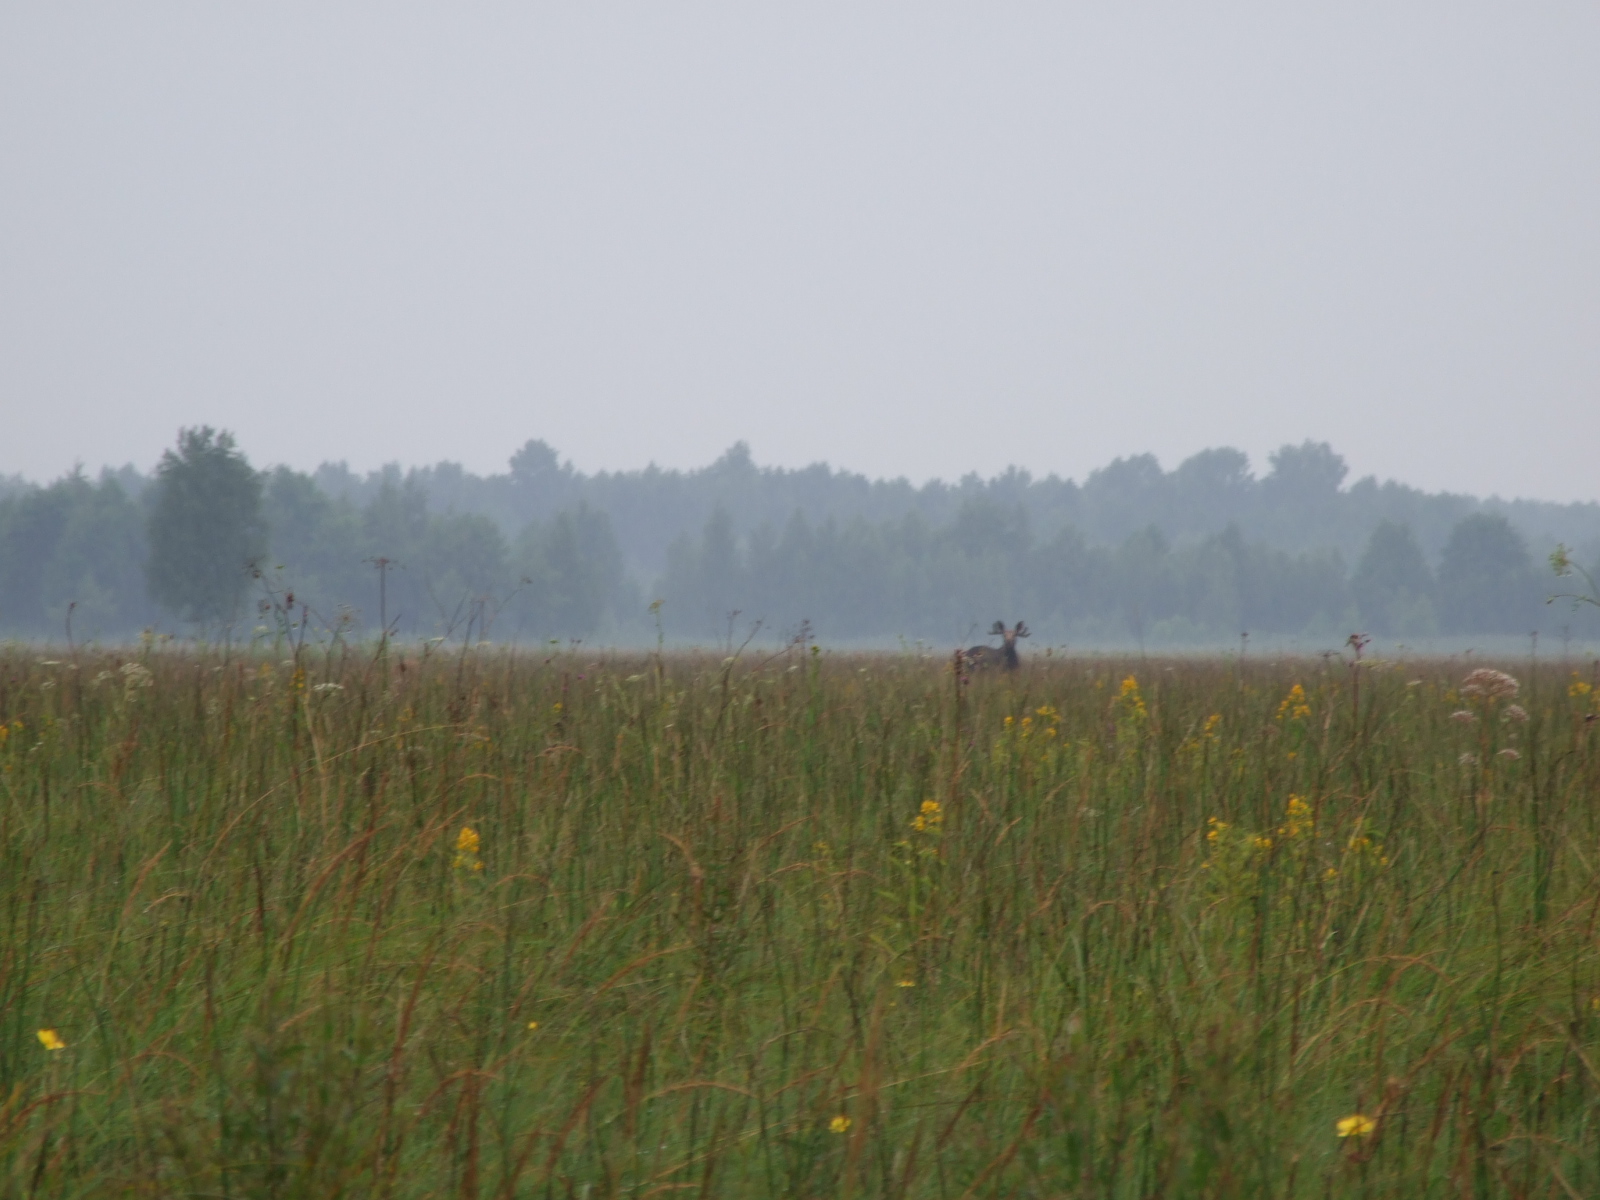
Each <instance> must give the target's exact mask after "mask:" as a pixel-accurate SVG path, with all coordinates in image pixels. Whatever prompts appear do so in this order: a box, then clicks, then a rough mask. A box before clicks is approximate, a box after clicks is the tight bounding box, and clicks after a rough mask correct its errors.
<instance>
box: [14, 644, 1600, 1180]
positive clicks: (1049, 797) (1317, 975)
mask: <svg viewBox="0 0 1600 1200" xmlns="http://www.w3.org/2000/svg"><path fill="white" fill-rule="evenodd" d="M1489 666H1493V667H1496V668H1498V671H1493V670H1488V669H1487V668H1488V667H1489ZM1474 671H1476V672H1477V673H1476V674H1473V672H1474ZM1513 677H1514V678H1513ZM1595 684H1596V680H1595V678H1594V674H1593V668H1592V667H1591V665H1590V664H1587V663H1563V662H1560V661H1555V660H1550V659H1541V660H1530V659H1523V660H1522V661H1518V662H1498V663H1494V664H1485V663H1481V662H1477V661H1474V660H1472V659H1468V658H1463V659H1458V660H1453V661H1438V660H1434V661H1410V662H1380V661H1371V660H1369V661H1367V662H1364V663H1362V664H1360V665H1355V664H1353V663H1352V662H1351V661H1349V659H1348V657H1347V658H1346V659H1345V660H1344V661H1341V660H1340V659H1339V658H1337V657H1334V658H1328V659H1322V658H1312V659H1300V660H1287V659H1285V660H1279V661H1268V660H1262V661H1252V660H1251V659H1249V658H1246V659H1244V660H1243V661H1240V660H1238V659H1237V658H1236V659H1231V660H1222V659H1214V660H1203V661H1197V660H1192V659H1191V660H1182V661H1179V660H1161V659H1155V658H1150V659H1143V658H1130V659H1125V660H1117V659H1109V658H1100V659H1088V658H1083V659H1072V658H1060V657H1054V656H1046V655H1044V654H1038V653H1036V654H1034V655H1032V656H1030V657H1028V658H1027V659H1026V661H1025V665H1024V667H1023V669H1022V670H1020V671H1018V672H1015V673H1012V674H1005V673H1001V672H988V673H979V674H974V675H971V676H969V677H967V678H962V677H961V676H960V675H959V674H958V673H957V672H955V671H954V670H953V669H952V665H951V662H950V660H949V659H945V658H937V659H934V658H922V657H916V656H912V655H904V656H895V655H875V656H853V655H840V654H834V653H828V652H823V651H818V650H817V649H816V648H815V647H811V648H807V647H804V646H796V647H791V648H790V649H789V650H788V651H786V652H783V653H780V654H778V655H776V656H775V657H767V656H766V655H759V656H758V655H753V654H751V653H749V652H746V653H745V654H744V655H743V656H740V657H738V658H737V660H736V661H728V660H725V659H724V658H723V657H722V656H720V655H707V656H704V657H693V656H685V655H677V656H674V655H670V654H668V655H665V656H658V655H648V654H639V655H631V656H610V657H608V656H603V655H596V654H593V653H591V652H587V651H584V650H583V649H582V648H578V649H576V650H573V651H570V652H562V653H559V654H554V655H552V656H549V657H546V656H543V655H538V654H531V653H528V652H526V651H523V652H516V651H511V650H506V649H497V648H489V647H479V648H472V649H462V648H460V647H459V646H458V647H456V648H455V649H453V650H449V649H444V648H433V649H429V648H419V647H417V646H414V645H412V646H404V647H402V646H397V645H392V646H389V647H387V648H384V649H381V650H380V649H378V648H375V647H372V646H366V647H354V646H351V647H342V648H340V649H338V650H336V651H334V652H331V653H330V652H326V651H319V652H316V653H312V652H311V651H310V650H309V649H304V650H300V651H294V650H290V649H288V648H282V649H280V650H279V651H277V652H274V653H270V654H269V653H259V654H253V655H252V654H249V653H239V652H237V651H235V652H233V653H225V652H224V651H222V650H216V651H200V650H188V651H179V650H175V649H172V648H170V647H169V648H162V647H160V646H150V645H147V646H144V647H134V648H130V649H125V650H122V651H120V652H118V651H109V650H93V651H85V650H78V651H76V652H67V651H56V652H41V651H39V650H38V649H37V648H29V647H16V648H13V649H11V650H8V651H0V718H3V720H4V722H5V725H4V737H3V741H0V855H3V858H0V922H3V933H0V1181H3V1182H0V1193H3V1195H5V1196H31V1195H37V1196H49V1197H91V1196H92V1197H106V1196H151V1197H156V1196H159V1197H284V1198H289V1197H332V1196H350V1197H397V1198H398V1197H425V1196H426V1197H485V1198H488V1197H522V1196H527V1197H546V1196H548V1197H568V1196H577V1197H610V1196H626V1197H640V1198H642V1197H647V1196H662V1197H666V1196H674V1195H686V1196H728V1197H762V1196H794V1197H836V1196H860V1197H878V1196H882V1197H939V1198H940V1200H959V1198H962V1197H976V1196H1005V1197H1011V1196H1025V1197H1026V1196H1039V1197H1046V1196H1048V1197H1057V1196H1063V1197H1064V1196H1085V1197H1087V1196H1095V1197H1100V1196H1104V1197H1167V1196H1173V1197H1177V1196H1216V1197H1231V1196H1284V1197H1289V1196H1308V1197H1309V1196H1318V1197H1322V1196H1397V1197H1398V1196H1405V1197H1430V1196H1439V1197H1444V1196H1450V1197H1455V1196H1472V1197H1484V1196H1516V1197H1522V1196H1528V1197H1534V1196H1538V1197H1543V1196H1554V1197H1559V1196H1569V1197H1588V1196H1594V1195H1597V1194H1600V1104H1597V1100H1600V953H1597V942H1596V936H1597V920H1600V886H1597V885H1600V748H1597V746H1596V738H1597V737H1600V722H1595V721H1594V720H1593V715H1594V713H1595V712H1596V708H1597V706H1596V701H1597V699H1600V692H1597V691H1596V690H1595V686H1594V685H1595Z"/></svg>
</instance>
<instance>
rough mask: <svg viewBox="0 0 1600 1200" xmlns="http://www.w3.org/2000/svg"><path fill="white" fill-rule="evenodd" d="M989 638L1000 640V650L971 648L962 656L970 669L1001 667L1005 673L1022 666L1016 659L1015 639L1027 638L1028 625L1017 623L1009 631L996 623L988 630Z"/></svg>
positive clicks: (1003, 623) (1001, 624)
mask: <svg viewBox="0 0 1600 1200" xmlns="http://www.w3.org/2000/svg"><path fill="white" fill-rule="evenodd" d="M989 636H990V637H997V638H999V639H1000V642H1001V644H1000V648H999V649H996V648H995V647H993V646H973V647H972V648H971V649H970V650H967V651H966V652H965V654H964V655H963V658H964V659H965V660H966V663H967V665H968V666H970V667H975V668H976V667H1001V668H1004V669H1005V670H1007V671H1015V670H1016V669H1017V668H1018V667H1020V666H1021V665H1022V660H1021V659H1020V658H1018V657H1017V639H1018V638H1025V637H1027V636H1028V623H1027V622H1026V621H1018V622H1017V623H1016V624H1015V625H1013V626H1012V627H1011V628H1010V629H1007V628H1006V623H1005V622H1004V621H996V622H995V623H994V625H993V626H992V627H991V628H990V630H989Z"/></svg>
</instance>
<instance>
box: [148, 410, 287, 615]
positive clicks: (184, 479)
mask: <svg viewBox="0 0 1600 1200" xmlns="http://www.w3.org/2000/svg"><path fill="white" fill-rule="evenodd" d="M261 491H262V483H261V476H260V475H259V474H258V473H257V472H256V471H255V470H254V469H253V468H252V467H251V466H250V464H249V462H248V461H246V459H245V457H244V455H243V454H241V453H239V451H238V449H237V448H236V447H235V446H234V441H233V435H232V434H230V433H227V432H226V431H224V432H222V433H218V432H217V431H216V430H214V429H212V428H211V427H210V426H209V425H202V426H200V427H199V428H197V429H180V430H179V431H178V445H177V448H176V449H175V450H168V451H166V453H164V454H163V455H162V456H161V462H160V464H159V465H158V466H157V467H156V480H155V498H154V503H153V504H152V506H151V510H150V560H149V563H148V565H147V567H146V572H147V577H148V581H149V586H150V595H151V598H152V599H154V600H155V601H156V603H158V604H160V605H161V606H162V607H163V608H165V609H167V610H168V611H170V612H171V613H173V614H174V615H175V616H177V617H179V618H181V619H183V620H186V621H194V622H196V623H198V624H201V625H226V624H227V623H228V622H230V621H232V620H233V619H234V618H235V617H236V616H237V615H238V608H239V601H240V600H241V599H242V598H243V596H244V592H245V589H246V587H248V586H249V582H250V572H251V570H252V569H253V568H254V567H255V566H256V565H257V563H258V562H259V561H260V559H261V557H262V555H263V554H265V553H266V542H267V537H266V527H265V524H264V523H263V521H262V518H261Z"/></svg>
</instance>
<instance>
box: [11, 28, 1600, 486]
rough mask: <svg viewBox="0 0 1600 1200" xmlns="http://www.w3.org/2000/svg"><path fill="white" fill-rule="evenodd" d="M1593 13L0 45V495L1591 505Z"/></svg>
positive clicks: (204, 37)
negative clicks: (522, 474)
mask: <svg viewBox="0 0 1600 1200" xmlns="http://www.w3.org/2000/svg"><path fill="white" fill-rule="evenodd" d="M1597 401H1600V6H1597V5H1595V4H1593V3H1592V2H1586V3H1573V4H1555V3H1551V4H1515V3H1506V4H1494V5H1489V4H1482V3H1476V2H1470V3H1464V2H1462V0H1453V2H1451V3H1439V4H1421V3H1418V4H1403V3H1402V4H1396V3H1393V0H1387V2H1385V3H1380V4H1340V5H1285V4H1281V3H1277V4H1263V5H1260V6H1229V5H1222V4H1209V5H1193V4H1186V5H1178V4H1172V5H1143V4H1136V3H1130V2H1126V0H1119V2H1117V3H1114V4H1112V3H1107V4H1098V5H1088V4H1069V3H1052V4H1040V5H1014V4H1003V3H981V4H980V3H967V4H962V5H946V4H934V3H928V2H925V0H923V2H919V3H916V4H880V3H871V2H867V3H861V2H857V3H851V4H848V5H843V4H842V5H828V4H822V3H816V2H808V3H805V4H792V5H770V4H750V3H742V4H737V5H727V6H714V5H707V4H670V5H668V4H661V3H651V4H620V3H607V4H573V3H563V4H551V5H530V4H518V5H504V6H487V5H474V6H468V5H462V4H450V5H445V4H438V5H429V6H412V5H402V4H399V3H394V2H392V0H391V2H386V3H383V4H374V5H371V6H366V7H364V6H355V5H342V4H332V3H325V2H324V3H317V4H314V5H305V6H293V5H290V4H285V3H275V4H271V5H245V4H201V3H191V4H183V5H172V4H161V3H154V2H150V0H144V2H141V3H139V4H136V5H134V4H126V3H118V4H104V5H92V4H22V3H17V4H8V5H5V6H3V7H0V472H14V471H19V472H22V473H24V474H25V475H28V476H29V477H32V478H35V479H45V478H50V477H53V476H55V475H57V474H59V473H60V472H62V471H64V470H66V469H68V468H70V467H71V465H72V464H73V463H74V462H82V463H84V464H85V465H86V466H87V467H89V468H90V469H94V468H97V467H99V466H100V465H102V464H105V463H122V462H127V461H132V462H134V463H135V464H137V465H139V466H141V467H146V468H147V467H149V466H150V465H151V464H153V463H154V461H155V460H156V458H157V457H158V456H159V454H160V452H161V450H162V449H163V447H165V446H167V445H170V444H171V443H172V441H173V439H174V437H175V434H176V431H177V429H178V428H179V427H180V426H184V425H193V424H201V423H207V424H212V425H217V426H222V427H226V428H229V429H232V430H234V431H235V432H236V433H237V435H238V438H239V441H240V444H241V446H242V447H243V448H244V449H245V451H246V452H247V453H248V454H249V455H250V457H251V459H252V460H253V461H255V462H256V463H258V464H262V465H265V464H268V463H276V462H286V463H289V464H292V465H296V466H301V467H310V466H313V465H315V464H316V463H317V462H320V461H322V460H324V459H347V460H348V461H349V462H350V464H351V465H352V466H354V467H358V468H369V467H372V466H376V465H378V464H379V463H382V462H385V461H388V460H399V461H400V462H403V463H407V464H416V463H424V462H433V461H437V460H439V459H452V460H456V461H459V462H462V463H464V464H465V465H466V466H468V467H469V468H471V469H473V470H477V471H490V470H503V469H504V465H505V461H506V459H507V457H508V456H509V455H510V454H511V452H512V451H513V450H514V449H515V448H516V447H517V446H519V445H520V444H521V443H522V442H523V441H525V440H526V439H528V438H530V437H540V438H544V439H545V440H547V441H548V442H550V443H551V444H552V445H553V446H555V447H556V448H557V449H558V450H560V451H561V452H562V453H563V454H564V455H566V456H569V457H570V458H571V459H572V460H573V461H574V462H575V463H576V464H577V465H578V466H579V467H581V468H583V469H586V470H594V469H599V468H627V467H637V466H642V465H644V464H646V463H648V462H651V461H654V462H656V463H658V464H661V465H663V466H698V465H703V464H704V463H706V462H709V461H710V460H711V459H713V458H714V457H715V456H716V455H717V454H719V453H720V452H721V451H722V450H724V449H725V448H726V447H727V446H728V445H729V444H730V443H732V442H733V441H735V440H736V439H741V438H742V439H745V440H747V441H749V443H750V445H751V448H752V450H753V453H754V455H755V457H756V459H757V461H759V462H763V463H776V464H784V465H796V466H798V465H802V464H805V463H808V462H813V461H817V460H825V461H827V462H830V463H832V464H834V465H836V466H841V467H846V468H850V469H853V470H859V471H864V472H867V473H869V474H872V475H889V476H893V475H907V476H909V477H911V478H913V479H916V480H919V481H920V480H922V479H926V478H929V477H932V476H940V477H944V478H954V477H956V476H959V475H962V474H964V473H966V472H968V471H973V470H976V471H978V472H981V473H983V474H985V475H987V474H991V473H994V472H996V471H1000V470H1003V469H1004V468H1005V467H1006V466H1008V465H1010V464H1013V463H1014V464H1017V465H1019V466H1023V467H1026V468H1028V469H1030V470H1032V471H1034V472H1035V473H1038V474H1044V473H1048V472H1056V473H1058V474H1062V475H1068V476H1073V477H1077V478H1082V476H1083V475H1084V474H1085V473H1086V472H1087V471H1089V470H1091V469H1093V468H1094V467H1097V466H1101V465H1104V464H1105V463H1106V462H1107V461H1109V460H1110V459H1112V458H1113V457H1115V456H1117V455H1126V454H1134V453H1140V452H1144V451H1151V452H1154V453H1155V454H1157V455H1158V456H1159V457H1160V458H1161V460H1162V462H1163V464H1164V465H1166V466H1168V467H1171V466H1173V465H1175V464H1176V463H1177V462H1178V461H1180V460H1181V459H1183V458H1184V457H1185V456H1187V455H1188V454H1191V453H1193V452H1194V451H1196V450H1199V449H1202V448H1204V447H1207V446H1216V445H1235V446H1238V447H1240V448H1241V449H1244V450H1246V451H1248V452H1249V453H1250V454H1251V456H1252V458H1253V459H1254V461H1255V464H1256V467H1257V469H1258V470H1265V469H1266V463H1265V455H1266V453H1267V452H1268V451H1270V450H1271V449H1273V448H1274V447H1276V446H1278V445H1280V444H1282V443H1283V442H1286V441H1295V442H1298V441H1300V440H1302V439H1304V438H1307V437H1311V438H1317V439H1326V440H1328V441H1331V442H1332V443H1333V444H1334V446H1335V447H1336V448H1337V449H1338V450H1339V451H1340V452H1341V453H1343V454H1344V455H1345V456H1346V458H1348V459H1349V461H1350V463H1351V465H1352V468H1353V471H1354V473H1355V474H1358V475H1359V474H1367V473H1375V474H1377V475H1379V476H1380V477H1385V478H1387V477H1395V478H1399V479H1402V480H1405V481H1407V482H1411V483H1415V484H1417V485H1420V486H1424V487H1427V488H1449V489H1452V490H1461V491H1469V492H1476V493H1488V492H1498V493H1501V494H1503V495H1527V496H1536V497H1543V498H1549V499H1560V500H1566V499H1596V498H1600V474H1597V471H1596V459H1597V454H1596V450H1597V448H1600V437H1597V435H1600V408H1597Z"/></svg>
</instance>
